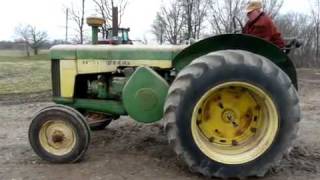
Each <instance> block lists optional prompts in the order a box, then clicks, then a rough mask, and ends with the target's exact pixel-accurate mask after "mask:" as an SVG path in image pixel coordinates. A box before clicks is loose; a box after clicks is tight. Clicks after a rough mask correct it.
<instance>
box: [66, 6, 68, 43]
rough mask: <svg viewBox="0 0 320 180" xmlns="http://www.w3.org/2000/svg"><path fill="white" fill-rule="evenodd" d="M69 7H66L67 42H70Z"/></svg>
mask: <svg viewBox="0 0 320 180" xmlns="http://www.w3.org/2000/svg"><path fill="white" fill-rule="evenodd" d="M68 29H69V8H67V9H66V43H67V42H68Z"/></svg>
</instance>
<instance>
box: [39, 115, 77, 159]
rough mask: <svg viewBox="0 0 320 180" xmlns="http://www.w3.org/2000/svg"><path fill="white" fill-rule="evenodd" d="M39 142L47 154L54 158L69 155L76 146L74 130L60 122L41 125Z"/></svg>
mask: <svg viewBox="0 0 320 180" xmlns="http://www.w3.org/2000/svg"><path fill="white" fill-rule="evenodd" d="M39 140H40V144H41V146H42V147H43V148H44V149H45V150H46V151H47V152H49V153H51V154H53V155H56V156H63V155H66V154H68V153H70V152H71V151H72V150H73V148H74V146H75V144H76V136H75V131H74V129H73V128H72V126H71V125H70V124H68V123H66V122H64V121H60V120H55V121H48V122H46V123H45V124H43V125H42V127H41V129H40V133H39Z"/></svg>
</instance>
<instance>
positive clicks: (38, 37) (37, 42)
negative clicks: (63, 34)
mask: <svg viewBox="0 0 320 180" xmlns="http://www.w3.org/2000/svg"><path fill="white" fill-rule="evenodd" d="M29 33H30V43H29V44H30V47H31V48H32V49H33V52H34V55H38V52H39V48H41V47H42V46H43V45H44V43H45V42H46V41H47V38H48V34H47V32H45V31H39V30H37V28H36V27H35V26H30V28H29Z"/></svg>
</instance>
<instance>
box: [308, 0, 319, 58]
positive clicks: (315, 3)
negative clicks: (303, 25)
mask: <svg viewBox="0 0 320 180" xmlns="http://www.w3.org/2000/svg"><path fill="white" fill-rule="evenodd" d="M310 5H311V7H312V8H311V16H312V17H311V19H312V22H313V26H314V35H315V37H314V49H315V56H316V58H319V57H320V52H319V43H320V0H310Z"/></svg>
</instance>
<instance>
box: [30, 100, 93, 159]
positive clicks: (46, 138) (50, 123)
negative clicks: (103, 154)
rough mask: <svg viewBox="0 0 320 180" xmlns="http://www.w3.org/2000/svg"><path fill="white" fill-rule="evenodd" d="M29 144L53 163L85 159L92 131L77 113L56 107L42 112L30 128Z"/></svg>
mask: <svg viewBox="0 0 320 180" xmlns="http://www.w3.org/2000/svg"><path fill="white" fill-rule="evenodd" d="M29 142H30V145H31V147H32V148H33V150H34V152H35V153H36V154H37V155H38V156H39V157H41V158H42V159H44V160H46V161H49V162H52V163H73V162H77V161H79V160H81V159H82V158H83V156H84V154H85V152H86V151H87V149H88V146H89V142H90V130H89V126H88V124H87V123H86V121H85V119H84V117H83V116H82V115H81V114H80V113H78V112H77V111H76V110H74V109H72V108H69V107H66V106H62V105H55V106H50V107H47V108H45V109H43V110H41V111H40V112H39V113H38V114H37V115H36V116H35V117H34V119H33V120H32V122H31V124H30V128H29Z"/></svg>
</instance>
